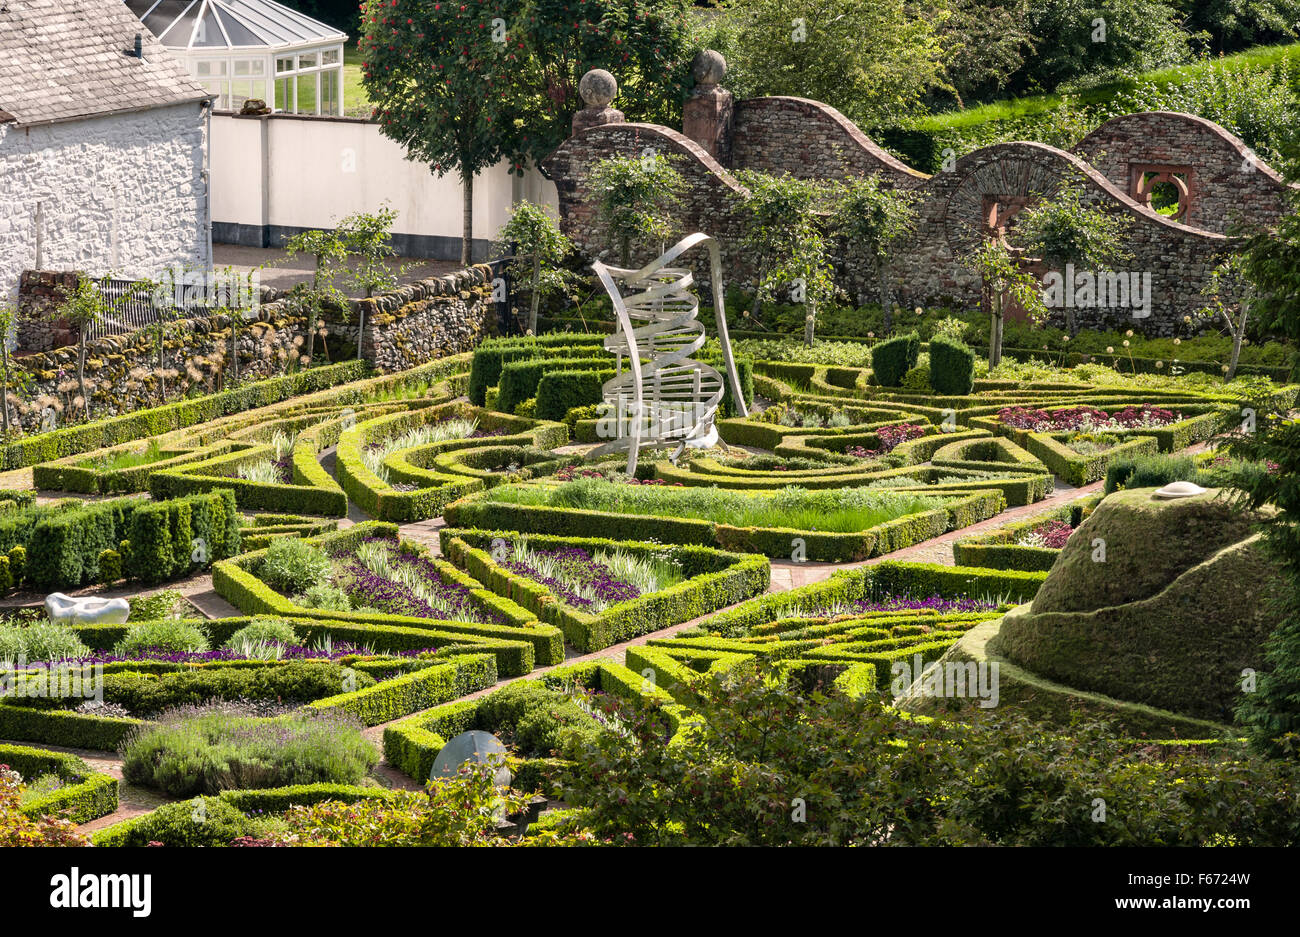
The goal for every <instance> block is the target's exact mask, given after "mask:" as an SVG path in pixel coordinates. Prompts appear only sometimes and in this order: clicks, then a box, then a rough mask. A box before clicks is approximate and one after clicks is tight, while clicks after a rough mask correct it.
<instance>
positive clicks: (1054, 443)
mask: <svg viewBox="0 0 1300 937" xmlns="http://www.w3.org/2000/svg"><path fill="white" fill-rule="evenodd" d="M1068 438H1069V434H1068V433H1030V434H1029V438H1028V439H1026V440H1025V447H1026V448H1027V449H1028V450H1029V451H1030V452H1031V453H1033V454H1034V455H1035V456H1037V457H1038V459H1039V460H1040V461H1041V462H1042V463H1043V464H1044V465H1046V466H1047V467H1048V468H1049V469H1050V470H1051V471H1052V472H1053V473H1055V474H1057V475H1059V476H1061V478H1063V479H1064V480H1065V481H1066V482H1067V483H1068V484H1071V485H1073V486H1075V487H1076V488H1079V487H1082V486H1083V485H1087V484H1089V483H1091V482H1095V481H1098V480H1099V479H1101V478H1104V477H1105V475H1106V466H1108V465H1110V463H1111V460H1113V459H1117V458H1129V457H1132V456H1138V455H1154V454H1155V453H1156V452H1157V451H1158V450H1159V441H1158V440H1157V439H1156V438H1155V437H1154V436H1145V435H1143V436H1134V435H1132V434H1130V435H1129V437H1128V438H1126V439H1125V440H1124V441H1123V442H1121V443H1119V444H1118V445H1116V446H1114V447H1112V448H1110V449H1107V450H1105V451H1104V452H1098V453H1094V454H1092V455H1084V454H1083V453H1079V452H1075V451H1074V450H1073V449H1071V448H1070V447H1069V446H1067V445H1066V444H1065V441H1066V440H1067V439H1068Z"/></svg>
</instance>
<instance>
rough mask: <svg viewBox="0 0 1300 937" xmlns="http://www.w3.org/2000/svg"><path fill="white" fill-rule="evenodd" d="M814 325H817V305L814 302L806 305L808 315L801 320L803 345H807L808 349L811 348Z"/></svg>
mask: <svg viewBox="0 0 1300 937" xmlns="http://www.w3.org/2000/svg"><path fill="white" fill-rule="evenodd" d="M816 325H817V304H816V303H815V302H810V303H809V304H808V314H807V315H806V316H804V320H803V341H804V344H805V345H807V346H808V347H809V348H811V347H812V343H813V329H814V328H815V327H816Z"/></svg>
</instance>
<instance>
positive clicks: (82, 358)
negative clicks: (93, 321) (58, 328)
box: [77, 322, 90, 420]
mask: <svg viewBox="0 0 1300 937" xmlns="http://www.w3.org/2000/svg"><path fill="white" fill-rule="evenodd" d="M77 392H78V393H79V394H81V412H82V413H83V414H85V417H86V419H87V420H89V419H90V395H89V394H87V393H86V323H84V322H83V323H81V325H80V326H79V327H78V329H77Z"/></svg>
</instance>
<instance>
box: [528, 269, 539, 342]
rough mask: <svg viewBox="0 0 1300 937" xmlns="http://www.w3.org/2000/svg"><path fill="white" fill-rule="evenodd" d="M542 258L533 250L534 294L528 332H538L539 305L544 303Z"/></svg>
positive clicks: (530, 306) (529, 310)
mask: <svg viewBox="0 0 1300 937" xmlns="http://www.w3.org/2000/svg"><path fill="white" fill-rule="evenodd" d="M541 287H542V259H541V257H540V256H538V254H537V252H536V251H533V295H532V300H531V301H530V303H529V309H528V334H529V335H536V334H537V307H538V306H540V305H541V304H542V292H541Z"/></svg>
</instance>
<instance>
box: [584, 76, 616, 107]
mask: <svg viewBox="0 0 1300 937" xmlns="http://www.w3.org/2000/svg"><path fill="white" fill-rule="evenodd" d="M578 94H580V95H582V100H584V101H586V102H587V106H588V107H609V102H610V101H612V100H614V96H615V95H616V94H618V82H617V81H615V80H614V76H613V75H611V74H610V73H609V72H607V71H605V70H604V69H603V68H593V69H592V70H591V71H589V72H587V74H585V75H583V76H582V80H581V81H579V82H578Z"/></svg>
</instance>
